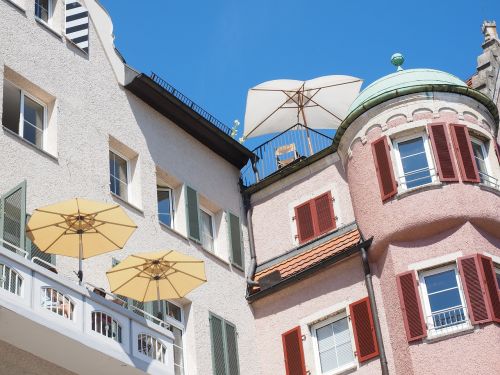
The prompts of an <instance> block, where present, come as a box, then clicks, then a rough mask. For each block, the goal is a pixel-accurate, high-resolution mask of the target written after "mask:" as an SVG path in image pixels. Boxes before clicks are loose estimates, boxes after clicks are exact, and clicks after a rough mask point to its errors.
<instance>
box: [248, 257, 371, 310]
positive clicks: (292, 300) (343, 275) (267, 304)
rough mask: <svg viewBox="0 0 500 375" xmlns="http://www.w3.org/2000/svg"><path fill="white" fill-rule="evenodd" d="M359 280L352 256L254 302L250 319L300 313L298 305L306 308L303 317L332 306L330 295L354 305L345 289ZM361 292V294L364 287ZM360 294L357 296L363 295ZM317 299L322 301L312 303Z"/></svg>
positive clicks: (359, 268)
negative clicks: (292, 311) (294, 311)
mask: <svg viewBox="0 0 500 375" xmlns="http://www.w3.org/2000/svg"><path fill="white" fill-rule="evenodd" d="M363 280H364V274H363V265H362V262H361V257H359V256H357V255H353V256H352V257H350V258H348V259H345V260H343V261H341V262H340V263H336V264H333V265H331V266H329V267H327V268H326V269H324V270H322V271H320V272H319V273H317V274H315V275H314V276H311V277H308V278H307V279H304V280H300V281H298V282H297V283H296V284H294V285H291V286H289V287H287V288H285V289H282V290H280V291H278V292H275V293H272V294H271V295H269V296H266V297H263V298H262V299H260V300H257V301H255V302H254V303H253V304H252V307H253V308H252V311H253V314H254V318H255V319H262V318H265V317H267V316H271V315H275V314H278V313H280V312H282V311H286V310H288V309H291V308H293V307H298V308H299V309H300V308H301V305H302V304H308V306H305V307H304V309H303V315H304V316H307V315H309V314H312V313H313V312H315V311H318V310H320V309H322V308H326V307H328V306H330V305H331V304H332V303H335V302H334V301H333V300H332V298H331V294H332V293H333V292H340V294H342V296H339V298H338V301H342V300H347V299H348V298H350V297H351V299H352V300H353V301H354V300H355V299H356V298H354V297H353V296H352V294H351V293H350V291H349V289H350V288H352V286H353V285H354V284H357V283H362V282H363ZM362 288H363V291H364V290H365V289H364V286H363V287H362ZM363 293H364V294H363V295H361V296H365V295H366V291H364V292H363ZM317 298H322V300H321V301H316V302H314V300H315V299H317ZM296 318H297V319H300V318H302V316H296Z"/></svg>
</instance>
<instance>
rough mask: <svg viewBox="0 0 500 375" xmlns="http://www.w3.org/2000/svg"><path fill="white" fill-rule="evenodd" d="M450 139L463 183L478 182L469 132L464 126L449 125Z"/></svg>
mask: <svg viewBox="0 0 500 375" xmlns="http://www.w3.org/2000/svg"><path fill="white" fill-rule="evenodd" d="M450 129H451V138H452V139H453V145H454V147H455V155H456V157H457V160H458V165H459V167H460V174H461V175H462V181H464V182H479V181H480V180H479V173H478V171H477V165H476V160H475V159H474V153H473V151H472V144H471V141H470V136H469V130H468V129H467V127H466V126H465V125H457V124H452V125H450Z"/></svg>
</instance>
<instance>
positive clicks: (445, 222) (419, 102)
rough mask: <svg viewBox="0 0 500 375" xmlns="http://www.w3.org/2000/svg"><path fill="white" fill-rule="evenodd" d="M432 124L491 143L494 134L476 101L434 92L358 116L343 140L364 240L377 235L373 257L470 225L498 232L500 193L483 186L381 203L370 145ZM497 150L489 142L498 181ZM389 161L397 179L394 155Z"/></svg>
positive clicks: (452, 187) (435, 189)
mask: <svg viewBox="0 0 500 375" xmlns="http://www.w3.org/2000/svg"><path fill="white" fill-rule="evenodd" d="M434 122H445V123H459V124H464V125H466V126H467V127H468V128H469V129H471V130H473V131H476V132H478V133H480V134H482V135H483V136H485V137H488V138H490V139H491V138H492V135H493V134H494V132H496V125H494V123H493V120H492V119H491V116H490V115H489V113H488V112H487V111H486V110H485V109H484V107H482V105H480V104H479V103H477V102H475V101H474V100H473V99H470V98H468V97H464V96H460V95H457V94H444V93H443V94H440V93H434V94H415V95H411V96H406V97H403V98H398V99H397V100H392V101H390V102H387V103H384V104H382V105H380V106H379V107H376V108H373V109H372V110H370V111H368V112H367V113H366V114H365V115H363V116H361V117H360V118H358V119H357V120H356V121H355V122H354V123H353V124H352V125H351V126H352V128H349V129H348V130H347V132H346V133H345V135H344V138H343V139H342V143H341V147H340V148H341V151H340V154H341V155H342V156H343V157H344V162H345V164H346V169H347V176H348V181H349V186H350V192H351V197H352V200H353V207H354V212H355V215H356V220H357V222H358V224H359V227H360V229H361V231H362V233H363V234H364V235H365V237H371V236H374V242H373V248H374V252H373V254H374V255H379V254H380V251H383V250H384V249H385V248H386V246H387V244H388V243H389V242H390V241H393V240H401V239H405V240H410V239H418V238H424V237H426V236H430V235H433V234H435V233H438V232H440V231H442V230H444V229H446V228H451V227H454V226H457V225H459V224H461V223H464V222H466V221H471V222H473V223H475V224H477V225H479V226H481V227H482V228H483V229H484V230H486V231H489V232H490V233H495V232H496V231H498V225H499V224H500V215H499V212H500V199H499V197H500V191H499V190H497V189H491V188H484V187H482V186H480V185H479V184H465V183H462V182H457V183H440V182H436V183H435V184H433V185H432V186H422V187H419V188H416V189H415V190H414V191H413V192H412V193H410V194H408V193H404V192H402V193H400V194H398V195H396V197H395V198H392V199H390V200H388V201H386V202H382V200H381V197H380V189H379V183H378V179H377V174H376V170H375V163H374V159H373V154H372V149H371V144H372V142H373V141H374V140H376V139H378V138H379V137H381V136H383V135H388V136H393V137H394V136H397V135H398V134H405V132H411V131H412V130H414V129H421V130H422V131H424V129H425V127H426V125H427V124H429V123H434ZM493 147H494V145H493V143H492V142H489V150H488V155H489V158H488V162H489V166H490V167H491V172H492V175H493V176H494V177H497V178H498V177H500V167H499V165H498V161H497V159H496V155H495V152H494V148H493ZM391 149H392V147H391ZM391 158H392V162H393V170H394V171H395V174H396V176H397V168H396V165H395V156H394V153H391ZM457 173H459V170H458V167H457ZM382 223H383V225H381V224H382Z"/></svg>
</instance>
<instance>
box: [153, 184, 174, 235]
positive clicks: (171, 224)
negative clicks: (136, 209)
mask: <svg viewBox="0 0 500 375" xmlns="http://www.w3.org/2000/svg"><path fill="white" fill-rule="evenodd" d="M167 190H168V191H169V192H170V213H169V214H170V225H167V224H165V223H164V222H162V221H161V220H160V207H159V206H158V207H157V208H158V212H157V214H158V222H159V223H160V224H161V225H164V226H166V227H168V228H170V229H175V216H174V212H175V210H174V207H175V201H174V189H173V188H171V187H170V186H168V185H164V186H161V185H158V184H156V204H157V205H158V192H159V191H167Z"/></svg>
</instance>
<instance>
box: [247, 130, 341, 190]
mask: <svg viewBox="0 0 500 375" xmlns="http://www.w3.org/2000/svg"><path fill="white" fill-rule="evenodd" d="M332 141H333V138H332V137H329V136H327V135H325V134H323V133H320V132H318V131H316V130H314V129H310V128H308V127H306V126H304V125H302V124H296V125H294V126H292V127H291V128H289V129H287V130H285V131H284V132H282V133H280V134H278V135H276V136H275V137H273V138H271V139H270V140H268V141H266V142H265V143H263V144H261V145H260V146H258V147H256V148H255V149H253V150H252V152H253V153H254V154H255V155H256V156H257V157H258V159H257V160H253V161H252V160H250V161H249V162H248V163H247V164H246V165H245V167H243V169H242V170H241V179H242V181H243V185H244V186H247V187H248V186H251V185H253V184H255V183H257V182H259V181H260V180H263V179H265V178H266V177H269V176H271V175H272V174H273V173H276V172H277V171H279V170H281V169H283V168H285V167H289V166H291V165H293V164H296V163H298V162H299V161H300V160H303V159H305V158H307V157H309V156H311V155H314V154H317V153H318V152H320V151H322V150H324V149H325V148H327V147H329V146H331V145H332Z"/></svg>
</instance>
